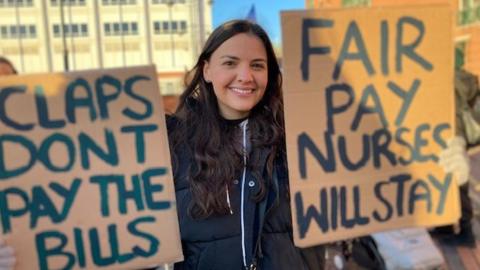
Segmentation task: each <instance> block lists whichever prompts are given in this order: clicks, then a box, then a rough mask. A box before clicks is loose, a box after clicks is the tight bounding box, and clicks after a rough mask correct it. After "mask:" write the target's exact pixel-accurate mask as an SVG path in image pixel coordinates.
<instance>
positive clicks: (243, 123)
mask: <svg viewBox="0 0 480 270" xmlns="http://www.w3.org/2000/svg"><path fill="white" fill-rule="evenodd" d="M247 124H248V119H247V120H245V121H243V122H242V123H241V124H240V125H241V127H242V133H243V174H242V188H241V189H242V191H241V204H240V222H241V228H242V256H243V266H245V268H247V257H246V248H245V222H244V220H245V219H244V204H245V198H244V193H245V177H246V171H247Z"/></svg>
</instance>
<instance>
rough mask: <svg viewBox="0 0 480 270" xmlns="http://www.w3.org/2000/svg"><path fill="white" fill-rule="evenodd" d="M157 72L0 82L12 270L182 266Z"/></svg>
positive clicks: (5, 232) (2, 210) (1, 181)
mask: <svg viewBox="0 0 480 270" xmlns="http://www.w3.org/2000/svg"><path fill="white" fill-rule="evenodd" d="M170 168H171V167H170V155H169V148H168V142H167V137H166V126H165V121H164V114H163V107H162V103H161V99H160V93H159V90H158V83H157V79H156V74H155V69H154V67H152V66H149V67H138V68H128V69H118V70H115V69H112V70H98V71H86V72H75V73H66V74H60V73H59V74H39V75H28V76H12V77H5V78H2V79H0V215H1V232H2V236H1V237H2V238H4V239H5V240H6V242H7V244H8V245H12V246H13V247H14V248H15V253H16V256H17V265H16V266H17V267H16V269H99V268H102V269H132V268H140V267H142V266H143V267H146V266H155V265H159V264H161V263H164V262H174V261H179V260H182V253H181V247H180V237H179V231H178V224H177V215H176V208H175V207H176V204H175V195H174V189H173V182H172V173H171V169H170Z"/></svg>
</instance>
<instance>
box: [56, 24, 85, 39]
mask: <svg viewBox="0 0 480 270" xmlns="http://www.w3.org/2000/svg"><path fill="white" fill-rule="evenodd" d="M63 32H64V33H65V36H66V37H86V36H88V25H87V24H86V23H82V24H76V23H73V24H65V25H63ZM53 36H54V37H61V36H62V31H61V27H60V24H54V25H53Z"/></svg>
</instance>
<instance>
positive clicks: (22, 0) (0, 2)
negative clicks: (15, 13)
mask: <svg viewBox="0 0 480 270" xmlns="http://www.w3.org/2000/svg"><path fill="white" fill-rule="evenodd" d="M15 6H18V7H32V6H33V0H0V7H15Z"/></svg>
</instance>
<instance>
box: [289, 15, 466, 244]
mask: <svg viewBox="0 0 480 270" xmlns="http://www.w3.org/2000/svg"><path fill="white" fill-rule="evenodd" d="M450 16H451V14H450V9H449V7H448V6H445V5H434V6H429V7H424V6H416V7H392V8H370V9H348V10H308V11H288V12H284V13H282V32H283V34H282V36H283V51H284V52H285V53H284V78H285V85H284V86H285V87H284V89H285V93H284V99H285V121H286V139H287V155H288V164H289V177H290V192H291V203H292V219H293V227H294V238H295V243H296V245H298V246H301V247H306V246H311V245H315V244H319V243H324V242H331V241H335V240H341V239H347V238H352V237H356V236H360V235H366V234H369V233H372V232H377V231H382V230H391V229H395V228H401V227H411V226H431V225H440V224H450V223H454V222H455V221H456V220H457V219H458V218H459V202H458V190H457V187H456V184H455V182H454V181H455V179H453V177H452V175H451V174H444V172H443V170H442V168H441V167H440V166H438V165H437V159H438V153H439V152H440V151H441V149H442V148H443V147H445V146H446V141H447V140H448V138H450V137H451V136H453V130H454V127H453V125H454V103H453V102H454V91H453V42H452V33H451V29H452V27H451V25H450V23H451V20H450V19H449V18H450Z"/></svg>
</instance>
